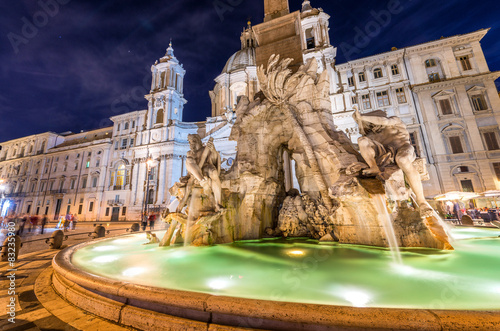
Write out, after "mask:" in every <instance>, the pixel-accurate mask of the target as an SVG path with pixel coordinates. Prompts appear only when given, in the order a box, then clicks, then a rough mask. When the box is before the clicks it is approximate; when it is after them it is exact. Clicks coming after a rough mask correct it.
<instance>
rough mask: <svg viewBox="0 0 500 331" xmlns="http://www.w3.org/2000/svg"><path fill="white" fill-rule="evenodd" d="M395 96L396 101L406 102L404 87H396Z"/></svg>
mask: <svg viewBox="0 0 500 331" xmlns="http://www.w3.org/2000/svg"><path fill="white" fill-rule="evenodd" d="M396 97H397V98H398V103H406V94H405V90H404V88H402V87H401V88H397V89H396Z"/></svg>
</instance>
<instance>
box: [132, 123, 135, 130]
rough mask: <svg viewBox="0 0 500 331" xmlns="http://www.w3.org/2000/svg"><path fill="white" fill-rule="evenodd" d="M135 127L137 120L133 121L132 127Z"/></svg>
mask: <svg viewBox="0 0 500 331" xmlns="http://www.w3.org/2000/svg"><path fill="white" fill-rule="evenodd" d="M134 128H135V121H132V129H134Z"/></svg>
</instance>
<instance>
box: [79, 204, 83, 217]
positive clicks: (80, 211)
mask: <svg viewBox="0 0 500 331" xmlns="http://www.w3.org/2000/svg"><path fill="white" fill-rule="evenodd" d="M82 211H83V205H79V206H78V215H81V214H82Z"/></svg>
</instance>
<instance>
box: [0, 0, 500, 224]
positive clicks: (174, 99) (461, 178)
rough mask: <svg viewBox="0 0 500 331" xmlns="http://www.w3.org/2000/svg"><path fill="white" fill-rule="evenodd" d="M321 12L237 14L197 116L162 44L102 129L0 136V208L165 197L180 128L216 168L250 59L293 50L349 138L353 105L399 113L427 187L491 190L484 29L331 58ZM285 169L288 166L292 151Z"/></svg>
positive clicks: (499, 155)
mask: <svg viewBox="0 0 500 331" xmlns="http://www.w3.org/2000/svg"><path fill="white" fill-rule="evenodd" d="M329 18H330V17H329V15H328V14H326V13H324V12H323V10H321V9H317V8H313V7H312V5H311V3H310V1H307V0H306V1H304V2H303V4H302V9H301V10H300V11H295V12H290V10H289V6H288V1H287V0H266V1H265V19H264V22H263V23H261V24H258V25H255V26H252V25H251V24H250V22H249V23H248V25H247V27H245V28H244V30H243V32H242V34H241V50H239V51H237V52H236V53H235V54H234V55H232V56H231V57H230V58H229V60H228V61H227V63H226V65H225V67H224V69H223V70H222V72H221V74H220V75H219V76H218V77H216V78H215V87H214V89H213V90H212V91H210V92H209V95H210V98H211V101H212V117H209V118H207V120H206V121H205V122H198V123H186V122H182V116H183V111H184V105H185V104H186V102H187V101H186V100H185V99H184V95H183V90H184V86H183V85H184V84H183V82H184V75H185V74H186V71H185V70H184V68H183V66H182V64H181V63H180V62H179V60H178V59H177V58H176V57H175V55H174V50H173V47H172V45H170V46H169V48H168V49H167V52H166V54H165V56H163V57H162V58H160V59H159V60H158V61H156V63H155V64H154V65H153V66H152V67H151V74H152V79H151V91H150V93H149V94H148V95H146V96H145V98H146V100H147V101H148V107H147V109H144V110H137V111H134V112H130V113H125V114H121V115H118V116H114V117H112V118H111V120H112V122H113V126H112V127H109V128H104V129H99V130H94V131H89V132H82V133H79V134H69V133H68V134H64V133H63V134H55V133H50V132H48V133H44V134H39V135H33V136H29V137H23V138H20V139H15V140H11V141H7V142H4V143H2V144H0V146H1V147H2V149H1V150H0V179H3V180H4V181H5V183H4V192H3V194H4V198H3V199H2V205H1V209H2V210H1V211H2V212H3V213H5V212H7V211H8V210H15V211H16V212H21V213H25V212H28V213H36V214H48V215H51V216H55V217H56V216H57V215H60V214H65V213H68V212H69V213H73V214H77V215H78V217H79V218H80V219H81V220H92V221H94V220H100V221H110V220H113V221H116V220H126V219H127V220H130V219H139V218H140V215H141V213H142V211H143V210H144V209H145V206H146V205H147V206H148V208H154V209H158V208H166V207H167V206H168V205H169V203H170V200H171V197H170V194H169V192H168V189H169V187H171V186H172V184H173V183H174V182H175V181H177V179H178V178H179V177H180V176H181V175H185V174H186V168H185V155H186V153H187V151H188V149H189V146H188V143H187V136H188V134H192V133H197V134H200V136H202V137H204V140H205V141H206V140H207V139H209V137H212V138H214V139H215V145H216V148H217V149H218V150H219V151H220V152H221V156H222V160H223V167H224V168H226V169H228V168H229V167H230V166H231V165H232V164H233V161H234V159H235V157H236V153H237V152H236V150H237V147H236V144H235V142H232V141H229V140H228V137H229V135H230V132H231V128H232V126H233V123H234V121H235V109H236V105H237V103H238V100H239V98H240V97H241V96H246V97H248V98H249V99H250V100H253V98H254V96H255V94H256V93H257V92H258V91H259V90H260V86H259V82H258V79H257V67H258V66H260V65H267V59H268V57H269V55H270V54H274V53H278V54H280V55H281V56H282V57H292V58H293V59H294V60H293V62H292V68H294V67H295V68H298V66H299V65H300V64H303V63H305V61H307V60H308V59H310V58H312V57H314V58H316V60H317V63H318V68H317V70H318V71H319V72H323V71H324V70H327V72H328V75H329V78H330V82H331V84H330V98H331V101H332V115H333V120H334V123H335V125H336V126H337V128H338V129H339V130H341V131H343V132H345V133H346V134H347V135H348V136H349V137H350V138H351V140H352V141H353V143H356V141H357V138H358V137H359V133H358V131H357V126H356V125H355V123H354V121H353V119H352V113H353V110H354V108H355V107H357V108H359V109H360V111H361V112H362V113H366V112H370V111H372V110H376V109H382V110H384V111H386V112H387V113H388V115H390V116H397V117H399V118H401V119H402V120H403V121H404V122H405V123H406V124H407V125H408V128H409V130H410V132H411V140H412V144H413V145H414V146H415V149H416V151H417V154H418V155H419V156H421V157H424V158H425V159H426V160H427V164H428V170H429V174H430V177H431V180H429V181H426V182H424V188H425V191H426V195H428V196H431V195H435V194H439V193H444V192H447V191H454V190H458V191H470V190H474V191H476V192H481V191H486V190H494V189H497V190H498V189H500V147H499V145H500V130H499V123H500V98H499V96H498V92H497V89H496V87H495V83H494V81H495V80H496V79H497V78H498V77H499V76H500V73H498V72H490V70H489V68H488V65H487V63H486V60H485V57H484V54H483V52H482V48H481V44H480V41H481V39H482V38H483V37H484V36H485V34H486V33H487V31H488V30H479V31H476V32H473V33H468V34H464V35H459V36H454V37H450V38H442V39H440V40H436V41H431V42H428V43H424V44H420V45H415V46H411V47H406V48H404V49H393V50H391V51H390V52H386V53H382V54H377V55H373V56H370V57H365V58H361V59H357V60H353V61H349V62H347V63H342V64H338V63H336V60H335V57H336V48H335V47H334V46H332V45H331V43H330V38H329V33H328V31H329ZM148 160H149V162H148ZM289 168H290V169H291V170H290V171H289V173H290V174H293V173H294V171H293V170H294V164H293V163H292V162H291V163H290V165H289ZM292 177H293V176H292ZM288 181H289V182H290V186H293V185H292V183H293V182H296V180H295V178H289V180H288ZM295 187H296V185H295ZM296 188H298V189H300V188H299V187H296Z"/></svg>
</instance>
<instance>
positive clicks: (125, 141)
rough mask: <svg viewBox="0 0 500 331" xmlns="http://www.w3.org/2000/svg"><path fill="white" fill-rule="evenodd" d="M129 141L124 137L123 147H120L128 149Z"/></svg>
mask: <svg viewBox="0 0 500 331" xmlns="http://www.w3.org/2000/svg"><path fill="white" fill-rule="evenodd" d="M127 143H128V139H122V147H121V148H120V149H126V148H127Z"/></svg>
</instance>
